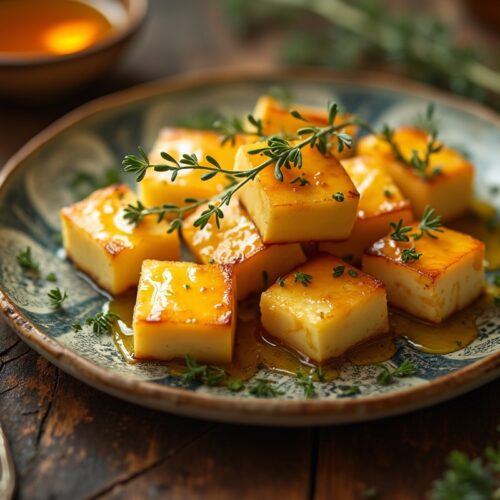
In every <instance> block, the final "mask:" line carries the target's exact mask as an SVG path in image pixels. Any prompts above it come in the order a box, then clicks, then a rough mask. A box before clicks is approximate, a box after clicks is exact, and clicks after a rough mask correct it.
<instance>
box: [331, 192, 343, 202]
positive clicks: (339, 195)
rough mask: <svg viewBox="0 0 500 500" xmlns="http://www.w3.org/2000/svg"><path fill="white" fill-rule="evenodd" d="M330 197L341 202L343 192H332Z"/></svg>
mask: <svg viewBox="0 0 500 500" xmlns="http://www.w3.org/2000/svg"><path fill="white" fill-rule="evenodd" d="M332 198H333V199H334V200H335V201H338V202H343V201H344V200H345V196H344V193H341V192H340V191H339V192H338V193H335V194H333V195H332Z"/></svg>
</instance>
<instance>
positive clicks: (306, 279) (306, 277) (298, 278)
mask: <svg viewBox="0 0 500 500" xmlns="http://www.w3.org/2000/svg"><path fill="white" fill-rule="evenodd" d="M293 278H294V282H295V283H302V286H309V285H310V284H311V282H312V278H313V277H312V276H311V275H310V274H306V273H302V272H297V273H295V274H294V275H293Z"/></svg>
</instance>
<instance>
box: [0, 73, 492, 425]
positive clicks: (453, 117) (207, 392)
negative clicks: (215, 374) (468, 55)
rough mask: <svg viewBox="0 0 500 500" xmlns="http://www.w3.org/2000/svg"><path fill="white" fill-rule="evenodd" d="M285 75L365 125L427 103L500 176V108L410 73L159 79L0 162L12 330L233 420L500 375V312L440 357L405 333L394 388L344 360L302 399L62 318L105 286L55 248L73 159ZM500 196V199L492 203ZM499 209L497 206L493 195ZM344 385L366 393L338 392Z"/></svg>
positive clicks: (383, 409) (426, 401)
mask: <svg viewBox="0 0 500 500" xmlns="http://www.w3.org/2000/svg"><path fill="white" fill-rule="evenodd" d="M276 85H283V86H286V87H288V88H289V89H290V90H291V91H292V92H293V94H294V95H296V96H300V100H301V101H303V102H305V103H307V104H313V105H314V104H315V105H320V106H324V105H325V103H326V102H327V101H331V100H334V101H336V102H338V103H340V104H341V105H342V106H343V107H345V108H346V109H347V110H349V111H351V112H354V113H356V114H359V115H361V116H363V117H365V118H366V119H368V120H369V121H370V122H371V123H373V124H375V125H380V124H381V123H384V122H390V123H392V124H395V125H396V124H398V123H401V122H404V121H405V120H408V119H410V118H413V117H414V116H415V114H416V113H417V112H419V111H421V110H422V109H423V108H424V107H425V106H426V105H427V103H428V102H429V101H433V102H435V103H436V106H437V108H436V111H437V115H438V116H439V118H440V121H441V129H442V131H443V132H442V137H443V139H444V140H445V142H448V143H449V144H452V145H460V144H462V145H463V143H464V140H465V138H468V139H467V144H466V146H467V148H468V150H469V151H470V154H471V155H472V161H473V162H474V163H475V164H476V166H477V171H478V176H477V192H478V194H479V196H480V197H482V198H486V197H487V196H488V185H492V184H494V185H500V169H498V154H497V151H498V144H499V143H500V127H499V118H498V117H497V116H496V115H494V114H493V113H492V112H490V111H488V110H486V109H483V108H481V107H480V106H477V105H475V104H471V103H468V102H466V101H462V100H460V99H456V98H452V97H448V96H446V95H443V94H441V93H439V92H436V91H434V90H430V89H427V88H424V87H421V86H419V85H416V84H414V83H411V82H408V81H400V80H397V81H394V80H389V79H387V77H381V76H377V75H373V74H366V73H365V74H353V75H350V76H335V75H332V74H330V73H326V72H317V71H307V72H306V71H301V72H289V73H284V72H281V73H272V74H270V73H267V74H258V75H256V74H255V73H253V74H239V75H234V74H232V75H220V74H218V75H215V76H208V77H207V76H205V77H199V76H195V77H189V78H183V79H177V80H170V81H166V82H161V83H155V84H153V85H148V86H144V87H140V88H137V89H132V90H129V91H125V92H122V93H120V94H116V95H113V96H109V97H105V98H103V99H100V100H97V101H94V102H92V103H90V104H88V105H86V106H84V107H82V108H80V109H78V110H76V111H74V112H72V113H71V114H69V115H68V116H66V117H64V118H62V119H61V120H59V121H58V122H56V123H55V124H54V125H52V126H51V127H49V128H48V129H46V130H45V131H44V132H42V133H41V134H39V135H38V136H37V137H35V138H34V139H33V140H32V141H30V142H29V143H28V144H27V145H26V146H25V147H24V148H23V149H22V150H21V151H20V152H19V153H18V154H16V155H15V156H14V157H13V158H12V159H11V160H10V161H9V163H8V165H7V166H6V167H5V168H4V169H3V170H2V171H1V174H0V176H1V177H0V303H1V307H2V309H3V311H4V313H5V315H6V317H7V319H8V321H9V322H10V324H11V325H12V327H13V328H14V329H15V330H16V331H17V332H18V334H19V335H20V336H21V337H22V338H23V339H24V340H25V341H26V342H27V343H28V344H29V345H31V346H32V347H33V348H34V349H36V350H37V351H38V352H39V353H41V354H42V355H43V356H45V357H47V358H48V359H49V360H51V361H52V362H53V363H54V364H56V365H57V366H58V367H60V368H61V369H62V370H64V371H66V372H68V373H70V374H71V375H74V376H75V377H77V378H79V379H80V380H83V381H84V382H86V383H88V384H91V385H93V386H94V387H96V388H98V389H100V390H103V391H106V392H108V393H110V394H113V395H115V396H118V397H120V398H123V399H127V400H129V401H133V402H136V403H138V404H142V405H145V406H149V407H153V408H157V409H161V410H165V411H169V412H174V413H179V414H183V415H190V416H196V417H203V418H209V419H214V420H221V421H230V422H246V423H257V424H272V425H310V424H332V423H340V422H353V421H361V420H368V419H372V418H378V417H381V416H387V415H393V414H397V413H402V412H406V411H409V410H412V409H415V408H419V407H423V406H427V405H430V404H434V403H436V402H438V401H443V400H445V399H447V398H450V397H453V396H456V395H458V394H461V393H464V392H466V391H469V390H471V389H473V388H475V387H477V386H479V385H481V384H484V383H486V382H488V381H490V380H492V379H494V378H495V377H497V376H498V374H499V373H500V349H499V347H500V317H499V315H500V313H499V312H497V311H494V312H490V313H489V314H487V315H486V316H483V317H482V318H480V320H479V325H478V326H479V329H480V335H479V337H478V338H477V339H476V340H475V341H474V342H473V343H472V344H471V345H469V346H468V347H466V348H464V349H462V350H460V351H458V352H455V353H453V354H449V355H432V354H426V353H423V352H419V351H416V350H414V349H412V348H410V347H409V345H408V344H407V343H406V342H405V341H404V340H402V339H400V340H398V341H397V353H396V354H395V356H394V357H393V359H392V360H391V363H393V364H394V365H395V366H397V365H399V364H400V363H401V360H402V359H403V358H405V359H406V358H409V359H411V360H412V361H413V363H414V364H415V366H416V368H417V371H416V373H415V375H414V376H412V377H408V378H402V379H398V382H397V383H395V384H392V385H389V386H385V387H384V386H380V385H377V384H376V383H375V379H376V375H377V373H378V369H377V368H376V367H375V366H355V365H352V364H346V365H345V366H344V367H343V368H342V373H341V375H340V377H339V378H338V379H337V380H335V381H333V382H329V383H325V384H318V387H317V391H318V397H317V398H316V399H313V400H305V399H304V397H303V390H302V388H300V387H299V386H298V385H297V383H296V381H295V380H294V379H293V378H290V377H287V376H283V375H279V374H276V373H271V372H267V371H265V370H263V371H262V372H261V373H259V374H258V376H259V377H264V378H268V379H271V380H273V381H274V382H275V383H276V384H277V385H278V386H279V388H280V390H281V391H283V393H284V395H283V396H281V397H280V398H276V399H259V398H255V397H253V396H252V395H250V394H249V393H248V391H243V392H241V393H237V394H234V393H231V392H229V391H228V390H227V389H224V388H208V387H205V386H199V385H197V384H194V383H193V384H190V385H185V384H182V383H181V382H180V381H179V379H178V378H176V377H175V376H173V375H170V374H169V373H168V370H167V368H166V367H165V366H163V365H162V364H160V363H138V364H134V365H131V364H127V363H126V362H125V361H124V360H123V358H122V357H121V355H120V354H119V353H118V351H117V349H116V348H115V346H114V343H113V340H112V339H111V338H110V337H107V336H101V337H98V336H95V335H93V334H92V332H90V331H87V330H84V331H83V332H74V331H73V330H72V328H71V324H73V323H74V322H75V321H78V320H79V321H83V319H84V318H85V317H88V316H89V315H93V314H95V313H96V312H98V311H99V310H100V309H101V307H102V305H103V304H104V303H105V302H106V300H107V298H106V297H104V296H103V295H101V294H99V293H98V292H96V290H95V289H94V288H93V287H92V286H91V284H90V283H89V282H88V281H87V280H85V279H84V278H83V277H82V276H81V275H79V274H78V273H77V272H76V271H75V269H74V268H73V267H72V266H71V264H69V263H68V262H66V261H65V260H64V259H62V258H61V255H60V252H58V250H59V245H60V243H59V242H58V238H57V235H58V232H59V229H60V228H59V220H58V212H59V209H60V208H61V207H62V206H64V205H67V204H69V203H71V202H73V201H75V194H74V193H73V191H72V190H71V189H69V187H68V186H69V184H70V183H71V181H72V179H73V178H74V173H75V171H76V170H78V171H84V172H88V173H90V174H94V175H97V176H102V172H104V171H105V170H106V169H108V168H109V167H110V166H113V165H119V163H120V161H121V158H122V157H123V155H124V154H126V153H133V152H135V149H136V146H137V145H139V144H141V145H143V146H144V147H145V148H146V149H147V148H149V147H150V146H151V144H152V142H153V139H154V137H155V135H156V133H157V132H158V130H159V129H160V128H161V127H162V126H164V125H168V124H175V123H176V121H177V120H178V119H180V118H182V117H185V116H186V115H189V114H191V113H192V112H194V111H196V110H199V109H202V108H206V107H215V108H218V109H220V110H222V111H223V112H228V113H233V114H234V113H240V112H246V111H248V110H250V109H252V107H253V104H254V102H255V100H256V98H257V97H258V96H259V95H260V94H262V93H264V92H266V91H267V90H268V89H269V88H270V87H272V86H276ZM499 202H500V200H499V199H498V197H497V203H499ZM497 208H498V207H497ZM27 245H30V246H31V248H32V251H33V253H34V256H35V258H36V260H37V261H39V262H40V263H41V267H42V268H43V269H44V270H47V271H49V270H50V271H54V272H56V274H57V276H58V286H60V287H61V288H64V289H65V290H69V291H70V294H69V298H68V300H67V301H66V302H65V312H54V311H53V310H52V309H50V307H49V306H48V303H47V292H48V290H49V289H50V288H51V287H53V285H52V284H50V283H46V282H45V281H43V280H30V279H27V278H26V277H25V276H23V273H22V272H21V270H20V268H19V266H18V265H17V264H16V260H15V255H16V254H17V253H18V252H19V251H20V250H21V249H23V248H25V247H26V246H27ZM343 385H357V386H359V387H360V389H361V394H360V395H358V396H356V397H348V398H346V397H341V396H342V394H341V389H339V388H341V387H342V386H343Z"/></svg>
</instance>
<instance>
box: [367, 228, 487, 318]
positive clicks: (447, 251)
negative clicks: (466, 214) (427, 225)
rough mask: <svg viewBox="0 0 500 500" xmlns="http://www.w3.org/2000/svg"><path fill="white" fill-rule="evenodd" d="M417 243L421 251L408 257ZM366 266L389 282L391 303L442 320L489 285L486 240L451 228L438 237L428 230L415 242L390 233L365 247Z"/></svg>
mask: <svg viewBox="0 0 500 500" xmlns="http://www.w3.org/2000/svg"><path fill="white" fill-rule="evenodd" d="M412 227H413V229H414V231H413V232H417V231H418V226H417V225H414V226H412ZM412 244H413V245H414V246H415V249H416V251H417V252H418V253H422V256H421V257H420V259H419V260H417V261H410V262H406V263H404V262H403V261H402V253H403V250H404V249H405V248H410V247H411V245H412ZM363 271H365V272H367V273H369V274H371V275H373V276H375V277H376V278H378V279H380V280H381V281H382V282H383V283H384V285H385V286H386V288H387V295H388V297H389V302H390V303H391V304H392V305H394V306H396V307H398V308H399V309H402V310H404V311H407V312H409V313H410V314H413V315H414V316H417V317H419V318H422V319H425V320H428V321H431V322H433V323H441V322H442V321H443V320H444V319H446V318H447V317H449V316H450V315H451V314H453V313H454V312H456V311H459V310H461V309H463V308H464V307H466V306H468V305H469V304H470V303H471V302H473V301H474V300H475V299H476V298H477V297H479V296H480V295H481V293H482V292H483V291H484V287H485V275H484V243H482V242H481V241H478V240H476V239H474V238H472V237H471V236H468V235H465V234H462V233H459V232H457V231H452V230H451V229H444V232H443V233H439V238H437V239H434V238H430V237H429V236H424V237H423V238H421V239H420V240H417V241H415V242H412V243H404V242H396V241H393V240H392V239H391V238H390V237H386V238H383V239H381V240H379V241H377V242H376V243H375V244H374V245H373V246H372V247H371V248H370V249H369V250H368V251H367V252H366V253H365V255H364V256H363Z"/></svg>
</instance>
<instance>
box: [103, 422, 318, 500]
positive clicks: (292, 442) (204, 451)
mask: <svg viewBox="0 0 500 500" xmlns="http://www.w3.org/2000/svg"><path fill="white" fill-rule="evenodd" d="M311 445H312V431H311V430H308V429H302V430H301V429H276V428H257V427H247V426H245V427H242V426H233V425H217V426H216V427H215V428H214V429H212V430H211V431H210V432H208V433H207V434H205V435H204V436H202V437H201V438H200V439H198V440H197V441H195V442H193V443H190V444H189V446H186V447H185V448H184V449H182V450H181V451H180V452H179V453H178V454H177V455H176V456H175V457H169V458H168V460H164V461H162V462H161V463H158V465H157V466H155V467H154V468H151V469H150V470H148V471H146V473H144V474H142V475H140V476H139V477H137V478H133V479H132V480H131V481H127V482H124V483H121V484H117V485H116V486H115V487H114V488H113V489H111V490H109V491H107V492H104V494H103V495H102V498H156V497H162V498H172V499H177V498H178V499H187V498H190V499H191V498H203V499H214V500H215V499H216V500H224V499H228V500H229V499H234V498H238V499H242V500H243V499H254V498H262V499H267V498H286V499H287V500H302V499H306V498H308V495H309V481H310V472H311V471H310V463H311V453H312V446H311ZM99 498H101V497H99Z"/></svg>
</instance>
